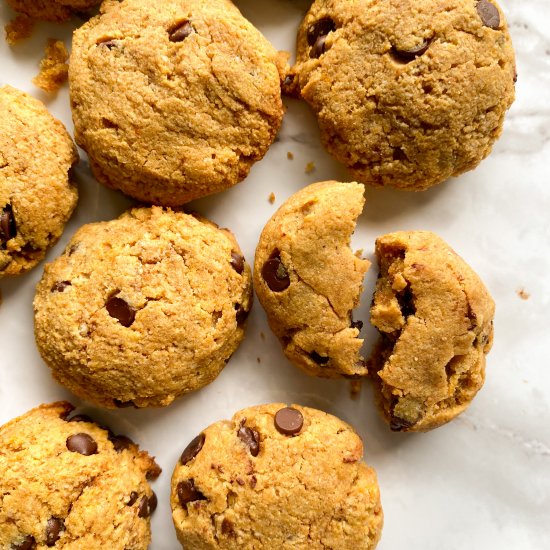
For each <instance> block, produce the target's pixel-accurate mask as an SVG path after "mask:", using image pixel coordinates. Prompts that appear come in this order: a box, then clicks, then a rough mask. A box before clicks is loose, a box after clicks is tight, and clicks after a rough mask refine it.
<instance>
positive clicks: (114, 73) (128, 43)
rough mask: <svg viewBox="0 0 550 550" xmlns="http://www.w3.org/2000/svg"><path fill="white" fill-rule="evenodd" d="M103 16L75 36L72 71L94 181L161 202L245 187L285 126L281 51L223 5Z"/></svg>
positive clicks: (138, 4) (141, 7)
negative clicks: (252, 170)
mask: <svg viewBox="0 0 550 550" xmlns="http://www.w3.org/2000/svg"><path fill="white" fill-rule="evenodd" d="M101 10H102V14H101V15H100V16H98V17H95V18H93V19H91V20H90V21H89V22H88V23H86V24H85V25H84V26H82V27H81V28H80V29H78V30H77V31H76V32H75V34H74V40H73V49H72V54H71V60H70V74H69V76H70V90H71V106H72V112H73V118H74V122H75V138H76V141H77V143H78V144H79V145H81V146H82V147H83V148H84V149H85V150H86V151H87V153H88V155H89V157H90V162H91V168H92V170H93V172H94V174H95V175H96V177H97V178H98V179H99V180H100V181H101V182H102V183H104V184H106V185H108V186H110V187H113V188H116V189H120V190H121V191H123V192H124V193H126V194H128V195H130V196H132V197H135V198H137V199H139V200H142V201H145V202H150V203H154V204H161V205H167V206H177V205H181V204H183V203H185V202H188V201H190V200H192V199H195V198H198V197H202V196H204V195H209V194H211V193H216V192H218V191H222V190H224V189H227V188H229V187H231V186H232V185H234V184H236V183H238V182H239V181H241V180H242V179H244V178H245V177H246V175H247V174H248V172H249V170H250V167H251V166H252V164H253V163H254V162H256V161H257V160H260V159H261V158H262V157H263V156H264V154H265V153H266V151H267V149H268V147H269V146H270V145H271V143H272V141H273V140H274V139H275V135H276V133H277V131H278V129H279V126H280V124H281V120H282V116H283V108H282V100H281V89H280V74H279V69H278V65H279V63H280V60H279V54H278V52H277V51H276V50H275V49H274V48H273V47H272V46H271V44H270V43H269V42H268V41H267V40H266V39H265V38H264V37H263V36H262V35H261V33H260V32H259V31H258V30H257V29H255V28H254V27H253V26H252V25H251V24H250V23H249V22H248V21H247V20H246V19H245V18H244V17H243V16H242V15H241V14H240V12H239V10H238V9H237V8H236V7H235V6H234V5H233V4H232V3H231V2H230V1H229V0H165V1H163V2H160V3H158V2H157V3H155V2H151V1H149V0H123V1H121V2H118V1H112V0H109V1H107V2H104V3H103V5H102V7H101ZM281 66H282V65H281ZM281 70H282V69H281Z"/></svg>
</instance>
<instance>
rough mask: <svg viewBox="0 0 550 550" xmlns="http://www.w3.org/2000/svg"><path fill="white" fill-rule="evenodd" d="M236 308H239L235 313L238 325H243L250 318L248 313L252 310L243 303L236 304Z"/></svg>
mask: <svg viewBox="0 0 550 550" xmlns="http://www.w3.org/2000/svg"><path fill="white" fill-rule="evenodd" d="M235 309H236V310H237V313H236V315H235V319H236V321H237V325H239V326H240V325H243V324H244V322H245V321H246V320H247V319H248V314H249V313H250V310H246V309H244V307H243V306H242V305H241V304H235Z"/></svg>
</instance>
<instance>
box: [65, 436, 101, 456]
mask: <svg viewBox="0 0 550 550" xmlns="http://www.w3.org/2000/svg"><path fill="white" fill-rule="evenodd" d="M66 445H67V449H69V451H71V452H72V453H79V454H81V455H84V456H90V455H95V454H97V443H96V442H95V441H94V439H93V438H92V437H90V436H89V435H88V434H84V433H80V434H74V435H71V436H69V437H68V438H67V441H66Z"/></svg>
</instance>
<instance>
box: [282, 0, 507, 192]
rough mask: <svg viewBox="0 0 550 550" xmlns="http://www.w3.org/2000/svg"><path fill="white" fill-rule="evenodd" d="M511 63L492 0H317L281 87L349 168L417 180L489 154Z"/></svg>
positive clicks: (396, 182) (386, 180) (443, 175)
mask: <svg viewBox="0 0 550 550" xmlns="http://www.w3.org/2000/svg"><path fill="white" fill-rule="evenodd" d="M515 74H516V73H515V59H514V51H513V48H512V43H511V39H510V35H509V33H508V27H507V25H506V21H505V19H504V15H503V13H502V11H501V10H500V8H498V6H497V4H496V2H494V1H493V0H479V1H478V0H438V1H435V0H400V1H395V0H357V1H354V2H347V1H345V0H316V1H315V2H313V5H312V6H311V8H310V9H309V11H308V13H307V15H306V17H305V19H304V20H303V22H302V25H301V27H300V30H299V34H298V43H297V63H296V65H295V66H294V67H293V69H292V71H291V73H290V75H289V76H288V78H287V87H289V88H291V89H294V91H295V92H296V93H297V94H299V95H301V97H303V98H304V99H305V100H306V101H307V102H308V103H309V104H310V105H311V107H312V108H313V110H314V112H315V113H316V115H317V119H318V122H319V126H320V129H321V137H322V141H323V144H324V146H325V148H326V149H327V151H328V152H329V153H330V154H331V155H332V156H333V157H334V158H336V159H337V160H339V161H340V162H342V163H344V164H345V165H346V166H347V167H348V168H349V170H350V172H351V174H352V175H353V177H354V178H355V179H357V180H358V181H361V182H363V183H367V184H370V185H373V186H391V187H395V188H398V189H404V190H409V191H420V190H423V189H427V188H428V187H431V186H432V185H435V184H438V183H440V182H442V181H444V180H446V179H448V178H449V177H451V176H458V175H459V174H462V173H463V172H466V171H467V170H471V169H473V168H475V167H476V166H477V165H478V164H479V162H480V161H481V160H483V159H484V158H485V157H486V156H487V155H488V154H489V153H490V151H491V148H492V146H493V144H494V142H495V141H496V139H497V138H498V137H499V136H500V134H501V132H502V124H503V120H504V115H505V113H506V111H507V109H508V108H509V107H510V105H511V104H512V102H513V100H514V81H515Z"/></svg>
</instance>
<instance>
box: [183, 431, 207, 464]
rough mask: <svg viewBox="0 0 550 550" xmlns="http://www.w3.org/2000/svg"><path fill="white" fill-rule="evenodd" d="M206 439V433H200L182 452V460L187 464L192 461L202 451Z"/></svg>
mask: <svg viewBox="0 0 550 550" xmlns="http://www.w3.org/2000/svg"><path fill="white" fill-rule="evenodd" d="M205 440H206V436H205V435H204V434H199V435H198V436H197V437H195V439H193V441H191V443H189V445H187V447H185V449H184V450H183V453H181V457H180V462H181V463H182V464H183V465H184V466H185V465H186V464H187V463H188V462H191V461H192V460H193V459H194V458H195V457H196V456H197V455H198V454H199V453H200V452H201V449H202V447H203V445H204V442H205Z"/></svg>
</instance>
